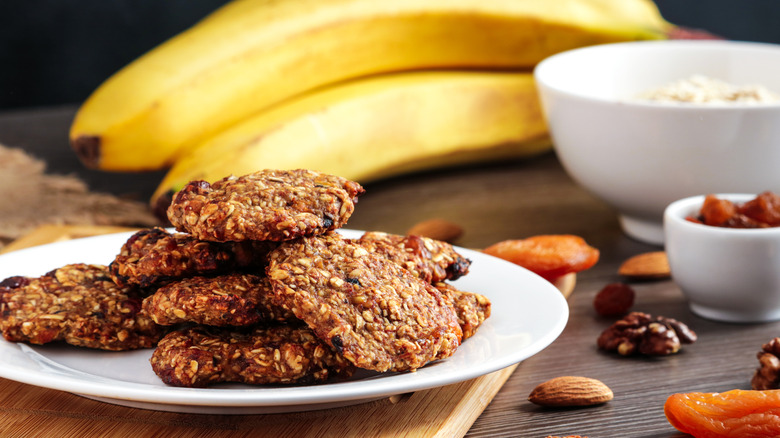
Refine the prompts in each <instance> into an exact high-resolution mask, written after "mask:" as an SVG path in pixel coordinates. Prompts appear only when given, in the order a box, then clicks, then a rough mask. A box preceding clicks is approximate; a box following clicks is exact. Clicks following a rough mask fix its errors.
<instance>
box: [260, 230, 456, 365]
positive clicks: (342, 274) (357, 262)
mask: <svg viewBox="0 0 780 438" xmlns="http://www.w3.org/2000/svg"><path fill="white" fill-rule="evenodd" d="M268 257H269V265H268V268H267V272H268V277H269V278H270V280H271V284H272V286H273V291H274V296H275V298H276V299H277V300H278V304H280V305H281V306H283V307H285V308H287V309H289V310H291V311H292V312H293V313H294V314H295V316H296V317H298V318H299V319H301V320H303V321H304V322H306V324H308V326H309V327H311V328H312V330H314V332H315V333H316V334H317V336H319V337H320V338H321V339H322V340H324V341H325V342H327V343H328V344H329V345H331V346H332V347H333V348H334V349H336V351H338V352H339V353H341V354H343V355H344V357H346V358H347V359H348V360H350V361H351V362H352V363H354V364H355V365H356V366H358V367H360V368H365V369H369V370H374V371H380V372H384V371H408V370H415V369H417V368H420V367H422V366H424V365H425V364H426V363H428V362H430V361H432V360H435V359H439V358H445V357H448V356H450V355H452V354H453V353H454V352H455V350H456V349H457V347H458V346H459V345H460V341H461V336H462V331H461V328H460V326H459V325H458V320H457V316H456V315H455V312H454V310H453V308H452V306H451V305H450V303H449V302H448V301H447V300H446V299H445V298H444V297H442V295H441V293H440V292H439V291H438V290H437V289H436V288H435V287H433V286H432V285H431V284H430V283H427V282H425V281H424V280H421V279H420V278H418V277H416V276H414V275H413V274H411V273H410V272H409V271H407V270H405V269H403V268H401V267H400V266H399V265H397V264H396V263H394V262H392V261H390V260H387V259H385V258H384V257H381V256H379V255H377V254H372V253H369V252H368V251H367V250H366V249H365V248H363V247H362V246H361V245H360V244H358V243H356V242H354V241H351V240H349V239H345V238H343V237H341V236H340V235H339V234H337V233H327V234H325V235H322V236H315V237H307V238H301V239H298V240H295V241H291V242H285V243H283V244H281V245H280V246H279V247H278V248H277V249H275V250H274V251H272V252H271V253H270V254H269V256H268Z"/></svg>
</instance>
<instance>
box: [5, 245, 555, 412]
mask: <svg viewBox="0 0 780 438" xmlns="http://www.w3.org/2000/svg"><path fill="white" fill-rule="evenodd" d="M343 233H344V234H345V235H347V236H348V237H356V236H358V235H359V234H360V232H358V231H350V230H343ZM130 235H131V233H120V234H111V235H105V236H97V237H88V238H84V239H76V240H71V241H67V242H59V243H52V244H48V245H42V246H38V247H34V248H29V249H23V250H19V251H15V252H13V253H10V254H6V255H3V256H0V280H1V279H3V278H7V277H10V276H13V275H26V276H38V275H42V274H44V273H46V272H48V271H50V270H52V269H54V268H58V267H60V266H62V265H65V264H68V263H99V264H108V263H109V262H110V261H111V260H113V258H114V256H115V255H116V253H117V252H118V251H119V248H120V247H121V246H122V244H123V243H124V242H125V241H126V240H127V238H128V237H129V236H130ZM458 251H459V252H460V253H461V254H462V255H464V256H466V257H468V258H470V259H471V260H472V265H471V272H470V273H469V275H467V276H465V277H463V278H461V279H459V280H457V281H455V282H454V283H453V284H455V285H456V286H457V287H458V288H459V289H462V290H466V291H472V292H478V293H481V294H483V295H485V296H487V297H488V298H490V300H491V301H492V303H493V307H492V315H491V317H490V318H488V320H487V321H486V322H485V324H484V325H483V326H482V327H480V329H479V331H478V332H477V334H476V335H475V336H473V337H472V338H470V339H468V340H467V341H466V342H464V343H463V345H462V346H461V347H460V348H459V349H458V351H457V352H456V353H455V354H454V355H453V356H452V357H450V358H448V359H446V360H443V361H439V362H436V363H433V364H430V365H428V366H425V367H423V368H421V369H419V370H417V372H414V373H386V374H379V373H369V372H365V373H359V374H358V375H356V376H353V378H351V379H350V380H349V381H346V382H338V383H329V384H322V385H316V386H298V387H252V386H248V385H238V384H233V385H221V386H218V387H214V388H205V389H202V388H174V387H170V386H166V385H164V384H163V383H162V382H161V381H160V380H159V379H158V378H157V376H156V375H155V374H154V372H153V371H152V369H151V366H150V365H149V362H148V360H149V357H150V356H151V350H139V351H130V352H105V351H98V350H88V349H82V348H76V347H72V346H68V345H46V346H30V345H26V344H21V343H19V344H17V343H11V342H7V341H5V340H3V339H1V338H0V376H1V377H5V378H7V379H11V380H16V381H19V382H23V383H27V384H31V385H37V386H42V387H45V388H51V389H56V390H61V391H68V392H72V393H75V394H79V395H82V396H85V397H89V398H92V399H96V400H101V401H104V402H107V403H114V404H119V405H124V406H131V407H139V408H146V409H154V410H163V411H173V412H192V413H226V414H238V413H281V412H295V411H306V410H314V409H325V408H332V407H338V406H346V405H350V404H357V403H361V402H366V401H370V400H376V399H379V398H383V397H389V396H391V395H395V394H403V393H407V392H412V391H418V390H423V389H428V388H434V387H438V386H443V385H448V384H452V383H457V382H461V381H465V380H469V379H472V378H475V377H478V376H481V375H484V374H488V373H491V372H494V371H498V370H500V369H502V368H505V367H508V366H510V365H513V364H515V363H518V362H520V361H522V360H524V359H526V358H528V357H530V356H532V355H534V354H536V353H538V352H539V351H541V350H542V349H543V348H545V347H546V346H548V345H549V344H550V343H552V342H553V340H555V338H557V337H558V335H559V334H560V333H561V331H562V330H563V328H564V326H565V325H566V322H567V320H568V316H569V311H568V305H567V303H566V301H565V299H564V298H563V296H562V295H561V293H560V292H559V291H558V290H557V289H556V288H555V287H554V286H552V285H551V284H550V283H549V282H547V281H545V280H544V279H542V278H541V277H539V276H537V275H535V274H533V273H531V272H530V271H527V270H525V269H523V268H521V267H519V266H517V265H514V264H512V263H509V262H506V261H503V260H500V259H497V258H495V257H491V256H488V255H485V254H482V253H480V252H477V251H471V250H468V249H464V248H458Z"/></svg>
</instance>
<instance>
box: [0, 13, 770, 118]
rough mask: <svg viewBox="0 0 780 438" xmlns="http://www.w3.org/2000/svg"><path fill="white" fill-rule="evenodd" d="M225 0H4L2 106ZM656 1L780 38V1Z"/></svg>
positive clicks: (129, 51)
mask: <svg viewBox="0 0 780 438" xmlns="http://www.w3.org/2000/svg"><path fill="white" fill-rule="evenodd" d="M485 1H489V0H485ZM550 1H554V0H550ZM225 2H226V0H3V1H2V2H0V110H3V109H12V108H30V107H40V106H50V105H63V104H74V103H80V102H82V101H83V100H84V99H85V98H86V97H87V96H88V95H89V93H90V92H92V91H93V90H94V89H95V88H96V87H97V86H98V85H99V84H100V83H101V82H102V81H103V80H104V79H106V78H107V77H108V76H110V75H111V74H112V73H114V72H115V71H117V70H118V69H120V68H121V67H122V66H124V65H125V64H127V63H129V62H130V61H132V60H133V59H135V58H136V57H138V56H140V55H142V54H143V53H144V52H146V51H148V50H149V49H151V48H153V47H154V46H156V45H157V44H159V43H161V42H163V41H165V40H166V39H168V38H170V37H171V36H173V35H175V34H177V33H179V32H181V31H182V30H184V29H186V28H188V27H189V26H191V25H192V24H194V23H195V22H196V21H198V20H199V19H200V18H201V17H203V16H205V15H206V14H208V13H209V12H210V11H212V10H214V9H216V8H217V7H219V6H220V5H222V4H224V3H225ZM656 3H657V4H658V6H659V9H660V10H661V13H662V15H663V16H664V17H665V18H666V19H667V20H668V21H670V22H672V23H675V24H678V25H681V26H687V27H692V28H699V29H705V30H707V31H709V32H712V33H715V34H717V35H720V36H722V37H725V38H728V39H734V40H743V41H761V42H771V43H780V2H778V1H777V0H657V1H656Z"/></svg>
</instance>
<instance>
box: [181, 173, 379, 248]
mask: <svg viewBox="0 0 780 438" xmlns="http://www.w3.org/2000/svg"><path fill="white" fill-rule="evenodd" d="M363 192H364V190H363V187H361V186H360V184H358V183H356V182H353V181H350V180H348V179H346V178H341V177H338V176H333V175H327V174H323V173H319V172H314V171H311V170H304V169H297V170H263V171H260V172H255V173H252V174H249V175H245V176H242V177H233V176H231V177H227V178H224V179H222V180H220V181H217V182H215V183H213V184H209V183H208V182H206V181H192V182H190V183H189V184H187V185H186V186H185V187H184V188H183V189H182V190H181V191H180V192H179V193H177V194H176V196H175V197H174V199H173V202H172V203H171V206H170V207H169V208H168V218H169V219H170V221H171V223H172V224H173V225H174V226H175V227H176V229H177V230H179V231H184V232H188V233H191V234H192V235H193V236H195V237H197V238H198V239H201V240H210V241H216V242H227V241H242V240H274V241H282V240H289V239H294V238H296V237H300V236H312V235H317V234H322V233H324V232H326V231H328V230H334V229H337V228H340V227H342V226H343V225H344V224H346V222H347V220H348V219H349V217H350V216H351V215H352V212H353V211H354V209H355V203H356V202H357V197H358V196H359V195H361V194H362V193H363Z"/></svg>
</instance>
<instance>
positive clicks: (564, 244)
mask: <svg viewBox="0 0 780 438" xmlns="http://www.w3.org/2000/svg"><path fill="white" fill-rule="evenodd" d="M483 252H484V253H486V254H490V255H492V256H495V257H498V258H502V259H504V260H508V261H510V262H512V263H515V264H517V265H520V266H522V267H524V268H526V269H528V270H530V271H532V272H535V273H537V274H539V275H540V276H542V277H544V278H546V279H547V280H551V281H552V280H554V279H556V278H558V277H560V276H562V275H566V274H569V273H572V272H580V271H584V270H585V269H588V268H590V267H592V266H593V265H595V264H596V262H597V261H598V260H599V250H597V249H596V248H593V247H592V246H590V245H588V244H587V243H586V242H585V239H583V238H582V237H579V236H574V235H571V234H543V235H539V236H532V237H529V238H526V239H516V240H504V241H501V242H498V243H495V244H493V245H491V246H489V247H487V248H485V249H484V250H483Z"/></svg>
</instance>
